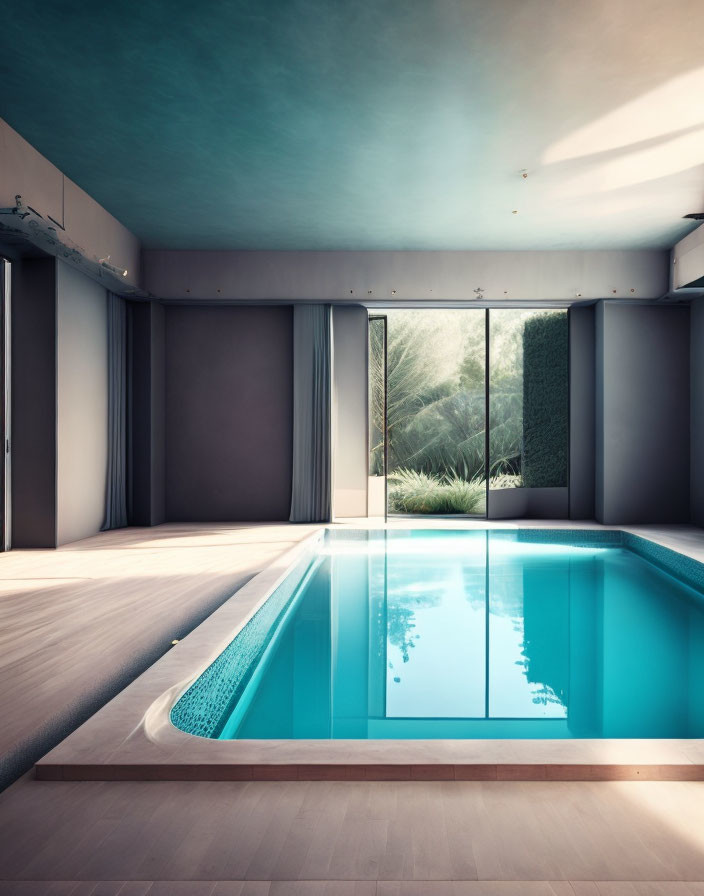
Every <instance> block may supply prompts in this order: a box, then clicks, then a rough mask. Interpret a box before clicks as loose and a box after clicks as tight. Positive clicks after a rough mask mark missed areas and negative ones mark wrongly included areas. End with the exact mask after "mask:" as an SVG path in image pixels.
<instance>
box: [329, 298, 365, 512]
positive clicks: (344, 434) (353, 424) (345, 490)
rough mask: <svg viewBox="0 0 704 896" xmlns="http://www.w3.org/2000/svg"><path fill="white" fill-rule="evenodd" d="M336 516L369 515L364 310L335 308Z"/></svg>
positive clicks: (334, 480) (334, 482)
mask: <svg viewBox="0 0 704 896" xmlns="http://www.w3.org/2000/svg"><path fill="white" fill-rule="evenodd" d="M332 312H333V314H332V338H333V352H332V355H333V365H332V371H333V376H332V380H333V384H332V386H333V439H332V451H333V464H332V465H333V493H332V510H333V516H334V517H340V518H342V517H358V516H366V515H367V479H368V475H367V472H368V466H369V445H368V436H367V426H368V419H367V378H368V372H367V340H368V335H367V323H368V319H369V314H368V312H367V309H366V308H362V307H361V306H359V305H354V306H349V307H343V306H336V307H334V308H333V309H332Z"/></svg>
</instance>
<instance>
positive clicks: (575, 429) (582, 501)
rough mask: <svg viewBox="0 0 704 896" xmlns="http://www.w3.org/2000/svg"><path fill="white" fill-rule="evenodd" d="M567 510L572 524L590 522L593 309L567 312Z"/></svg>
mask: <svg viewBox="0 0 704 896" xmlns="http://www.w3.org/2000/svg"><path fill="white" fill-rule="evenodd" d="M569 327H570V508H569V516H570V519H572V520H591V519H594V513H595V509H594V485H595V476H596V471H595V469H594V450H595V444H596V441H595V440H596V433H595V400H596V396H595V382H594V380H595V376H596V346H595V339H596V321H595V309H594V306H593V305H589V306H587V307H575V308H570V310H569Z"/></svg>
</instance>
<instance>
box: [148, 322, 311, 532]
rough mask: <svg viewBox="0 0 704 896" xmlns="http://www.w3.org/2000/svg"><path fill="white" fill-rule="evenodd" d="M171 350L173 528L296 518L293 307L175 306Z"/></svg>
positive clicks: (169, 495) (169, 325)
mask: <svg viewBox="0 0 704 896" xmlns="http://www.w3.org/2000/svg"><path fill="white" fill-rule="evenodd" d="M165 345H166V351H165V383H166V387H165V392H166V430H165V431H166V519H167V520H169V521H183V522H191V521H213V522H215V521H235V520H285V519H288V516H289V510H290V502H291V464H292V421H293V389H292V364H293V314H292V309H291V307H290V306H286V307H269V308H263V307H260V308H242V307H229V308H209V307H204V308H193V307H185V308H179V307H167V308H166V343H165Z"/></svg>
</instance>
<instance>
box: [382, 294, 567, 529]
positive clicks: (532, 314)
mask: <svg viewBox="0 0 704 896" xmlns="http://www.w3.org/2000/svg"><path fill="white" fill-rule="evenodd" d="M568 351H569V345H568V326H567V312H566V311H564V310H548V309H512V308H491V309H483V308H466V309H443V308H435V309H423V310H407V309H393V310H391V309H390V310H387V311H385V312H384V313H383V314H372V315H370V318H369V476H370V478H369V515H370V516H372V517H377V518H382V517H384V516H385V515H388V514H390V515H406V516H425V515H436V516H474V517H484V516H486V515H487V497H489V498H490V501H491V508H489V515H491V516H499V517H500V516H517V517H520V516H525V515H528V516H530V515H538V516H540V515H544V511H545V508H546V507H550V508H554V507H558V504H559V506H562V504H561V503H560V502H562V503H563V504H564V505H565V507H566V506H567V481H568V447H569V438H568V430H569V407H568V382H569V377H568ZM517 489H520V490H521V491H515V490H517ZM508 490H510V491H508ZM555 502H558V503H557V504H556V503H555ZM557 515H560V513H559V512H558V513H557Z"/></svg>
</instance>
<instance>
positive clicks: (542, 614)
mask: <svg viewBox="0 0 704 896" xmlns="http://www.w3.org/2000/svg"><path fill="white" fill-rule="evenodd" d="M703 585H704V568H703V567H702V565H701V564H699V563H697V562H696V561H694V560H691V559H689V558H686V557H683V556H682V555H681V554H677V553H675V552H674V551H671V550H668V549H667V548H664V547H661V546H659V545H657V544H654V543H653V542H650V541H647V540H645V539H643V538H640V537H638V536H635V535H630V534H628V533H625V532H621V531H615V530H614V531H611V530H586V529H585V530H560V531H558V530H541V529H518V530H516V529H513V530H496V529H494V530H480V529H476V530H421V529H415V530H368V531H366V530H365V531H350V530H347V531H332V530H328V531H327V532H326V533H324V535H322V536H320V537H319V538H318V540H317V541H315V542H314V543H313V544H312V546H310V547H309V548H308V550H307V552H306V553H304V555H303V556H302V557H301V558H300V560H299V562H298V564H297V565H296V567H295V568H294V569H293V570H292V571H291V572H290V573H289V574H288V575H287V576H286V578H285V579H284V580H283V581H282V582H281V583H280V584H279V586H278V587H277V588H276V589H275V590H274V591H273V592H272V593H271V595H270V596H269V597H268V598H267V599H266V601H265V602H264V603H263V604H262V605H261V606H260V607H259V609H258V610H257V612H256V613H255V614H254V615H253V616H252V617H251V618H250V619H249V621H248V622H247V623H246V625H245V626H244V627H243V628H242V629H241V631H240V632H239V633H238V634H237V635H236V636H235V638H234V639H233V641H232V642H231V644H230V645H229V646H228V647H227V648H226V649H225V651H223V652H222V653H221V654H220V656H219V657H218V658H217V659H216V660H215V661H214V662H213V663H212V664H211V665H210V666H209V667H208V668H207V669H206V670H205V671H204V672H203V673H202V674H201V675H200V676H199V677H198V678H197V679H196V680H195V681H194V682H192V683H191V684H190V686H189V687H188V688H187V689H186V690H185V692H184V693H183V694H182V695H181V697H180V699H179V700H178V701H177V702H176V704H175V706H174V707H173V709H172V711H171V720H172V722H173V724H174V725H175V726H176V727H177V728H179V729H181V730H182V731H185V732H188V733H191V734H195V735H199V736H202V737H208V738H219V739H226V740H229V739H254V740H259V739H295V740H298V739H331V738H332V739H394V738H395V739H455V738H458V739H459V738H482V739H485V738H510V739H521V738H532V739H534V738H541V739H556V738H559V739H561V738H694V737H702V736H704V696H703V695H704V596H703V592H704V589H703V587H702V586H703Z"/></svg>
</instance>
